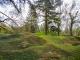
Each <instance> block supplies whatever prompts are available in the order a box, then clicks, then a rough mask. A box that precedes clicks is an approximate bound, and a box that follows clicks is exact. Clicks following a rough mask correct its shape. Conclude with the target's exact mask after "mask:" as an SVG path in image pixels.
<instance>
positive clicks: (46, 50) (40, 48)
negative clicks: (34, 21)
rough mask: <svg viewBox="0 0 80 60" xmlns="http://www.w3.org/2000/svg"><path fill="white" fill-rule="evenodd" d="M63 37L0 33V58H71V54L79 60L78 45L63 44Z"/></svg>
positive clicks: (57, 59) (14, 59)
mask: <svg viewBox="0 0 80 60" xmlns="http://www.w3.org/2000/svg"><path fill="white" fill-rule="evenodd" d="M64 39H66V38H65V37H62V36H60V37H57V36H55V37H53V36H50V35H49V36H45V35H34V34H31V33H19V34H0V60H71V59H72V57H73V56H74V57H75V58H74V59H75V60H80V59H79V54H78V53H79V47H80V46H79V45H76V46H73V45H72V44H70V43H69V44H65V41H64ZM69 39H70V38H69ZM66 40H67V39H66ZM65 47H66V48H65ZM77 49H78V50H77ZM73 54H74V55H73ZM77 57H78V58H77Z"/></svg>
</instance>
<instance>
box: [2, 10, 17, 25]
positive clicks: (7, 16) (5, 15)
mask: <svg viewBox="0 0 80 60" xmlns="http://www.w3.org/2000/svg"><path fill="white" fill-rule="evenodd" d="M0 13H1V14H3V15H5V16H6V17H8V18H9V19H10V20H11V21H13V23H15V24H16V25H17V26H18V24H17V23H16V22H15V21H14V19H12V18H10V17H9V16H8V15H6V14H5V13H3V12H1V11H0Z"/></svg>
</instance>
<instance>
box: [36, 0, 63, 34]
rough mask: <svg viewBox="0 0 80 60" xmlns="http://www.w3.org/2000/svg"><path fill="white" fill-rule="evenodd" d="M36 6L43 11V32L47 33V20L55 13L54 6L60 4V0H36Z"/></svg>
mask: <svg viewBox="0 0 80 60" xmlns="http://www.w3.org/2000/svg"><path fill="white" fill-rule="evenodd" d="M37 3H38V5H37V6H38V8H39V9H40V10H41V11H42V12H43V13H44V16H43V17H44V19H45V20H44V21H45V34H46V35H47V33H48V21H49V20H51V19H53V17H55V15H56V14H57V13H56V12H54V10H55V8H56V7H57V6H59V5H61V3H62V2H61V0H55V2H54V0H38V2H37Z"/></svg>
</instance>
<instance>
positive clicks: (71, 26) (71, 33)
mask: <svg viewBox="0 0 80 60" xmlns="http://www.w3.org/2000/svg"><path fill="white" fill-rule="evenodd" d="M72 28H73V20H71V25H70V35H71V36H73V32H72Z"/></svg>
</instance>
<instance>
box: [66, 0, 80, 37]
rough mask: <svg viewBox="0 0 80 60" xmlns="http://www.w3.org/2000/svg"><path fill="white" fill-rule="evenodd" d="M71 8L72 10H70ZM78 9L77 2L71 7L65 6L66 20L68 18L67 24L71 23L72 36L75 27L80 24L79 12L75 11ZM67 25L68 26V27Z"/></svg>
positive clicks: (70, 31)
mask: <svg viewBox="0 0 80 60" xmlns="http://www.w3.org/2000/svg"><path fill="white" fill-rule="evenodd" d="M68 7H70V8H68ZM75 7H76V3H75V1H73V2H72V5H71V6H69V5H68V4H66V5H65V8H66V9H65V18H66V17H68V18H67V24H68V22H69V24H68V25H69V33H70V35H71V36H73V26H74V24H75V23H79V19H78V16H79V11H74V9H75ZM68 25H67V26H68Z"/></svg>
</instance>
